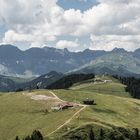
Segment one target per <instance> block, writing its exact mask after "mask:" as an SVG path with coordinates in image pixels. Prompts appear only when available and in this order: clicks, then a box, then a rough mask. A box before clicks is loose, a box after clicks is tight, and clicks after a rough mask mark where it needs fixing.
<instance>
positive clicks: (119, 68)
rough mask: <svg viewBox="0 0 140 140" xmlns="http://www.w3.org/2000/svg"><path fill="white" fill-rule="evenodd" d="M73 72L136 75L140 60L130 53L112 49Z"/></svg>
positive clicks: (138, 70) (139, 71)
mask: <svg viewBox="0 0 140 140" xmlns="http://www.w3.org/2000/svg"><path fill="white" fill-rule="evenodd" d="M75 72H84V73H91V72H93V73H95V74H113V75H114V74H118V75H122V76H137V75H139V74H140V61H139V60H138V59H137V58H135V57H133V55H132V54H131V53H126V52H116V51H112V52H111V53H109V54H107V55H104V56H101V57H98V58H97V59H95V60H93V61H91V62H90V63H88V64H86V65H84V66H83V67H80V68H79V69H77V70H75Z"/></svg>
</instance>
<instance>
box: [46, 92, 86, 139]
mask: <svg viewBox="0 0 140 140" xmlns="http://www.w3.org/2000/svg"><path fill="white" fill-rule="evenodd" d="M49 92H50V93H51V94H52V95H53V96H54V97H55V98H57V99H58V100H60V101H63V102H66V101H64V100H61V99H60V98H59V97H58V96H57V95H56V94H55V93H54V92H52V91H49ZM78 105H79V106H81V107H82V108H80V109H79V110H78V111H77V112H75V113H74V115H72V116H71V117H70V118H69V119H68V120H67V121H66V122H64V123H63V124H62V125H60V126H59V127H58V128H56V129H55V130H54V131H52V132H51V133H49V134H47V135H45V137H47V136H50V135H52V134H53V133H55V132H57V131H58V130H59V129H61V128H62V127H63V126H65V125H67V124H68V123H70V122H71V121H72V119H73V118H74V117H76V116H77V115H78V114H79V113H80V112H81V111H82V110H84V109H85V108H86V107H87V105H83V104H78Z"/></svg>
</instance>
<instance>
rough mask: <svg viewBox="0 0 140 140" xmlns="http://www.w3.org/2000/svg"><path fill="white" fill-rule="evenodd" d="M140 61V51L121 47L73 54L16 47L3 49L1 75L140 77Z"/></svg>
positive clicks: (0, 65) (9, 46)
mask: <svg viewBox="0 0 140 140" xmlns="http://www.w3.org/2000/svg"><path fill="white" fill-rule="evenodd" d="M139 61H140V49H137V50H135V51H134V52H128V51H126V50H124V49H120V48H115V49H113V50H112V51H104V50H89V49H86V50H84V51H81V52H70V51H69V50H68V49H56V48H52V47H44V48H30V49H28V50H25V51H22V50H20V49H18V47H16V46H13V45H1V46H0V74H1V75H10V76H11V75H12V76H23V75H24V77H25V76H26V77H31V76H36V75H43V74H46V73H48V72H50V71H57V72H61V73H69V72H84V73H89V72H90V73H91V72H94V73H95V74H96V73H97V74H100V73H101V74H103V73H109V74H110V73H111V74H121V75H139V74H140V62H139Z"/></svg>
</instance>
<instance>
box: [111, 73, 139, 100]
mask: <svg viewBox="0 0 140 140" xmlns="http://www.w3.org/2000/svg"><path fill="white" fill-rule="evenodd" d="M114 78H117V79H118V80H119V81H120V82H121V83H122V84H124V85H126V88H125V91H126V92H129V93H130V95H131V96H132V97H133V98H137V99H140V79H137V78H135V77H120V76H117V75H116V76H114Z"/></svg>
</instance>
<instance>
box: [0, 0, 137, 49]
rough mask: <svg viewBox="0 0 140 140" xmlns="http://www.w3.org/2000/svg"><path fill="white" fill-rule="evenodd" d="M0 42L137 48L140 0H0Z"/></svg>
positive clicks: (25, 44) (95, 47) (92, 47)
mask: <svg viewBox="0 0 140 140" xmlns="http://www.w3.org/2000/svg"><path fill="white" fill-rule="evenodd" d="M0 6H1V8H0V44H13V45H16V46H18V47H19V48H20V49H22V50H25V49H28V48H31V47H43V46H49V47H56V48H60V49H63V48H68V49H69V50H71V51H80V50H84V49H87V48H89V49H93V50H107V51H109V50H112V49H113V48H116V47H118V48H124V49H126V50H129V51H133V50H135V49H137V48H140V13H139V9H140V0H15V1H9V0H0Z"/></svg>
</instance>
